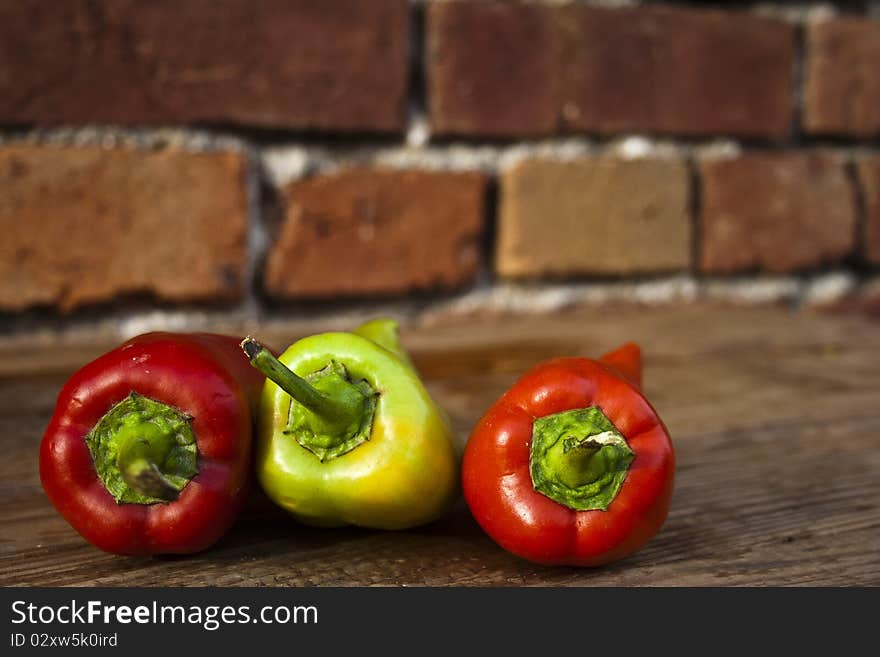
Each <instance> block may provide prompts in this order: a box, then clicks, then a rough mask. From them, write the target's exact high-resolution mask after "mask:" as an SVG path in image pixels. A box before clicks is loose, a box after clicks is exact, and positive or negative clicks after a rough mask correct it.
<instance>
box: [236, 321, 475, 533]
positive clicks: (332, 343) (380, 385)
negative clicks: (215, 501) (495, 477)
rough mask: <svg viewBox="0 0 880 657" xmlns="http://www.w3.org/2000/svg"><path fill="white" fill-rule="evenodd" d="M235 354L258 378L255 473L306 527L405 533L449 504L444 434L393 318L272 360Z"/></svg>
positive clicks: (451, 476) (254, 345) (450, 467)
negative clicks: (256, 371) (260, 374)
mask: <svg viewBox="0 0 880 657" xmlns="http://www.w3.org/2000/svg"><path fill="white" fill-rule="evenodd" d="M242 347H243V348H244V350H245V353H246V354H247V356H248V358H249V359H250V361H251V364H252V365H254V367H256V368H257V369H259V370H260V371H261V372H263V374H265V375H266V377H267V380H266V385H265V387H264V389H263V394H262V398H261V401H260V410H259V414H258V426H257V444H256V469H257V477H258V479H259V482H260V484H261V486H262V488H263V490H264V491H265V492H266V494H267V495H268V496H269V497H270V498H271V499H272V500H273V501H275V503H277V504H278V505H279V506H281V507H282V508H284V509H286V510H287V511H289V512H290V513H292V514H293V515H294V516H296V517H297V518H298V519H299V520H301V521H302V522H304V523H307V524H310V525H316V526H322V527H333V526H341V525H346V524H351V525H358V526H361V527H369V528H375V529H406V528H409V527H414V526H417V525H421V524H424V523H427V522H430V521H431V520H434V519H436V518H438V517H439V516H440V515H442V514H443V513H444V512H445V511H446V510H447V509H448V508H449V507H450V506H451V504H452V503H453V502H454V501H455V499H456V497H457V495H458V491H459V455H458V453H457V449H456V446H455V440H454V437H453V433H452V429H451V427H450V424H449V422H448V420H447V419H446V416H445V414H444V413H443V412H442V410H441V409H440V408H439V407H438V406H437V405H436V404H435V403H434V401H433V400H432V399H431V397H430V395H429V394H428V392H427V391H426V390H425V387H424V385H423V384H422V382H421V380H420V379H419V376H418V374H417V373H416V370H415V368H414V367H413V365H412V362H411V361H410V360H409V357H408V356H407V355H406V352H405V351H404V350H403V349H402V348H401V346H400V341H399V339H398V335H397V324H396V322H394V321H392V320H388V319H379V320H374V321H372V322H368V323H367V324H364V325H363V326H361V327H359V328H358V329H356V330H355V331H353V332H351V333H344V332H338V333H323V334H320V335H313V336H311V337H307V338H304V339H302V340H299V341H298V342H296V343H294V344H293V345H291V346H290V347H289V348H288V349H287V350H286V351H285V352H284V353H283V354H282V355H281V356H280V358H279V359H276V358H275V357H274V356H272V354H271V353H270V352H269V351H268V350H267V349H265V348H263V347H262V346H261V345H260V344H259V343H258V342H256V341H255V340H253V339H252V338H248V339H246V340H245V341H244V342H242Z"/></svg>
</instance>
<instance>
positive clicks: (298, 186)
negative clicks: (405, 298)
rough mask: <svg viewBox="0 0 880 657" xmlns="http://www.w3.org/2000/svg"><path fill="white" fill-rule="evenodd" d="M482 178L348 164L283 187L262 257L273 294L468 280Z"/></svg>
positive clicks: (363, 291) (394, 288) (372, 290)
mask: <svg viewBox="0 0 880 657" xmlns="http://www.w3.org/2000/svg"><path fill="white" fill-rule="evenodd" d="M485 185H486V181H485V178H484V177H483V176H482V175H481V174H478V173H447V172H429V171H403V170H392V169H350V170H346V171H342V172H338V173H335V174H328V175H319V176H315V177H313V178H310V179H307V180H304V181H301V182H296V183H293V184H291V185H289V186H288V187H287V188H286V189H285V190H284V194H283V195H284V197H285V200H286V214H285V219H284V223H283V225H282V227H281V231H280V234H279V237H278V240H277V242H276V243H275V244H274V245H273V247H272V249H271V251H270V253H269V258H268V262H267V265H266V273H265V282H266V289H267V290H268V292H269V293H270V294H271V295H274V296H279V297H321V296H336V295H339V296H349V295H376V294H397V293H402V292H407V291H409V290H416V289H431V288H451V287H458V286H461V285H464V284H466V283H469V282H471V281H472V280H473V279H474V276H475V274H476V271H477V266H478V264H479V246H480V238H481V235H482V232H483V225H484V220H483V215H484V211H485V207H484V206H485Z"/></svg>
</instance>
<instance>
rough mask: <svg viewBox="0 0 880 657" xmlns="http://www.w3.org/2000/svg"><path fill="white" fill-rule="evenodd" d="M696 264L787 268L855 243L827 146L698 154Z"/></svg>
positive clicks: (846, 199)
mask: <svg viewBox="0 0 880 657" xmlns="http://www.w3.org/2000/svg"><path fill="white" fill-rule="evenodd" d="M699 169H700V177H701V179H702V213H701V217H700V230H699V233H700V237H701V240H700V268H701V269H702V271H704V272H708V273H729V272H735V271H744V270H753V269H757V270H764V271H770V272H791V271H797V270H800V269H807V268H810V267H817V266H820V265H823V264H827V263H834V262H839V261H840V260H841V259H843V258H844V257H845V256H847V255H849V254H850V253H851V252H852V251H853V249H854V247H855V229H856V209H855V200H854V197H853V193H852V189H851V186H850V184H849V181H848V180H847V175H846V171H845V168H844V163H843V160H842V159H841V158H840V157H838V156H837V155H834V154H831V153H823V152H814V153H794V152H785V153H772V154H771V153H760V154H759V153H755V154H748V155H744V156H742V157H737V158H735V159H730V160H715V161H706V162H702V163H701V164H700V165H699Z"/></svg>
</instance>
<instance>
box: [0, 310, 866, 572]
mask: <svg viewBox="0 0 880 657" xmlns="http://www.w3.org/2000/svg"><path fill="white" fill-rule="evenodd" d="M597 312H598V311H592V312H572V313H560V314H557V315H554V316H545V317H530V318H522V317H518V318H509V317H495V318H473V319H468V320H457V321H449V322H445V323H437V324H434V325H431V326H422V327H415V328H412V329H410V330H408V331H406V332H405V334H404V339H405V341H406V343H407V345H408V346H410V347H411V348H412V349H413V351H414V355H415V358H416V362H417V364H418V366H419V367H420V369H421V370H422V371H423V373H424V374H425V376H426V379H427V381H428V385H429V387H430V389H431V391H432V393H433V394H435V396H436V397H437V399H438V401H439V402H440V403H441V404H442V405H443V406H444V407H445V408H447V409H448V410H449V412H450V413H451V415H452V417H453V420H454V423H455V426H456V428H457V429H458V432H459V438H460V440H461V441H462V444H463V442H464V440H465V439H466V437H467V432H468V431H469V430H470V428H471V427H472V426H473V424H474V423H475V421H476V420H477V419H478V417H479V416H480V414H482V412H483V411H484V410H485V409H486V408H487V407H488V405H489V404H491V402H492V401H493V400H494V399H495V398H496V397H497V396H498V395H499V394H501V392H503V390H504V389H505V388H506V387H507V386H508V385H510V383H511V382H512V381H513V379H514V378H515V377H516V376H517V375H518V374H519V373H521V372H522V371H524V370H525V369H526V368H528V367H529V366H530V365H531V364H533V363H535V362H537V361H538V360H540V359H542V358H545V357H549V356H553V355H562V354H584V355H594V356H595V355H599V353H601V352H602V351H605V350H608V349H610V348H612V347H614V346H616V342H618V341H620V340H621V339H636V340H638V341H640V342H641V343H642V345H643V347H644V350H645V354H646V372H645V376H646V394H647V395H648V397H649V398H650V399H651V400H652V402H653V403H654V405H655V406H656V407H657V409H658V411H659V412H660V414H661V416H662V417H663V418H664V420H665V422H666V424H667V425H668V426H669V428H670V431H671V433H672V435H673V440H674V442H675V447H676V456H677V471H676V492H675V496H674V499H673V505H672V510H671V513H670V517H669V519H668V520H667V522H666V525H665V526H664V528H663V530H662V531H661V532H660V534H659V535H658V536H657V537H656V538H655V539H654V540H653V541H652V542H651V543H650V544H649V545H648V546H647V547H646V548H645V549H643V550H642V551H641V552H639V553H638V554H636V555H633V556H631V557H630V558H628V559H626V560H624V561H621V562H619V563H617V564H613V565H611V566H608V567H604V568H600V569H588V570H584V569H572V568H545V567H539V566H535V565H533V564H529V563H527V562H524V561H522V560H519V559H517V558H516V557H513V556H511V555H509V554H507V553H505V552H504V551H502V550H501V549H499V548H498V547H497V546H495V545H494V543H492V541H491V540H490V539H488V538H487V537H486V536H485V535H484V534H483V533H482V531H481V530H480V529H479V527H478V526H477V525H476V523H475V522H474V521H473V520H472V518H471V517H470V515H469V513H468V511H467V508H466V506H465V505H464V504H463V502H460V503H459V505H458V506H457V507H456V509H455V510H454V511H453V512H451V513H450V514H449V515H448V516H447V517H445V518H443V519H442V520H440V521H438V522H436V523H434V524H432V525H430V526H428V527H424V528H420V529H416V530H411V531H406V532H373V531H367V530H360V529H354V528H351V529H342V530H315V529H310V528H305V527H302V526H300V525H298V524H297V523H295V522H294V521H292V520H291V519H290V518H288V517H287V516H286V515H284V514H283V513H282V512H281V511H279V510H278V509H276V508H275V507H274V506H273V505H272V504H271V503H270V502H269V501H268V500H267V499H266V498H265V497H263V496H262V495H261V494H259V493H255V494H254V496H253V497H252V499H251V501H250V503H249V505H248V507H247V509H246V511H245V513H244V514H243V515H242V517H241V518H240V520H239V522H238V523H237V524H236V526H235V527H234V528H233V530H232V531H231V532H230V533H229V535H228V536H227V537H225V538H224V539H223V540H222V541H221V543H220V544H219V545H218V546H216V547H215V548H213V549H211V550H209V551H207V552H205V553H203V554H200V555H195V556H192V557H161V558H128V557H116V556H112V555H106V554H103V553H101V552H100V551H98V550H95V549H94V548H92V547H90V546H89V545H87V544H86V543H84V542H83V541H82V539H80V538H79V537H78V536H77V535H76V534H75V532H73V530H71V529H70V528H69V527H68V526H67V524H66V523H65V522H64V521H63V520H62V519H61V518H60V517H59V516H58V515H57V514H56V513H55V511H54V509H52V507H51V506H50V505H49V503H48V501H47V500H46V499H45V497H44V496H43V493H42V489H41V487H40V484H39V478H38V475H37V467H36V455H37V446H38V443H39V439H40V436H41V433H42V431H43V429H44V428H45V425H46V422H47V421H48V418H49V416H50V415H51V412H52V407H53V405H54V403H55V396H56V395H57V392H58V389H59V388H60V386H61V384H62V383H63V381H64V379H65V378H66V376H67V375H69V373H70V372H71V371H72V370H73V369H75V367H76V366H77V365H78V364H81V363H82V361H83V359H84V358H85V357H86V354H94V355H96V354H97V353H100V351H102V350H104V349H106V348H107V346H108V344H107V343H106V342H95V343H91V344H89V343H86V342H83V343H82V344H80V345H79V346H77V347H75V348H72V346H71V345H70V344H65V345H61V346H59V347H53V346H52V345H45V346H43V347H42V348H41V349H40V350H39V353H40V356H39V358H37V359H36V360H34V361H32V362H31V365H28V364H27V363H26V362H24V361H22V360H21V359H18V360H15V359H12V360H10V361H6V363H5V364H4V365H0V372H4V373H5V374H4V375H0V449H2V450H3V453H4V454H5V455H6V457H5V458H4V459H3V460H0V482H2V483H0V490H2V493H3V495H2V496H0V517H2V519H3V522H2V529H0V584H3V585H7V586H8V585H12V586H20V585H28V586H30V585H95V584H100V585H113V586H118V585H139V586H151V585H206V584H217V585H259V586H262V585H267V586H275V585H403V584H406V585H443V586H445V585H463V586H470V585H529V586H532V585H534V586H545V585H576V586H579V585H773V584H777V585H817V584H819V585H857V584H861V585H877V584H880V476H878V474H877V473H878V472H880V404H878V403H877V402H878V400H880V331H878V330H877V328H878V327H877V324H876V323H872V322H871V321H869V320H867V319H864V318H859V317H855V316H847V315H844V316H838V317H831V316H819V315H810V314H795V313H791V312H788V311H786V310H783V309H769V308H761V309H758V308H744V309H731V308H713V307H705V306H693V307H685V308H674V309H673V308H664V309H635V308H619V309H605V310H603V311H602V314H601V316H597ZM266 328H267V331H266V333H267V334H271V336H272V338H273V339H274V340H275V341H276V342H277V343H278V344H283V343H284V342H286V341H288V340H289V339H292V338H288V337H286V336H288V335H290V336H294V335H297V334H298V331H299V330H300V329H301V327H297V326H290V327H284V326H281V325H273V326H268V327H266ZM14 351H15V352H16V353H20V352H19V350H14ZM5 353H6V354H7V355H8V353H9V351H7V352H5ZM2 354H4V347H2V346H0V358H2V357H3V356H2ZM88 357H91V356H88ZM2 362H3V361H0V363H2Z"/></svg>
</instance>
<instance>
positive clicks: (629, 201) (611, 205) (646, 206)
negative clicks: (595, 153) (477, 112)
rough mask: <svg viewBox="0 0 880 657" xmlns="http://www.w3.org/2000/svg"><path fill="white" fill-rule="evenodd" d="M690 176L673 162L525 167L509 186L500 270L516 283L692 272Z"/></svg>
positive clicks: (507, 176) (504, 186) (505, 182)
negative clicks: (537, 279)
mask: <svg viewBox="0 0 880 657" xmlns="http://www.w3.org/2000/svg"><path fill="white" fill-rule="evenodd" d="M687 206H688V174H687V169H686V166H685V165H684V163H682V162H680V161H673V160H660V159H645V160H632V161H627V160H620V159H614V158H610V157H584V158H581V159H579V160H576V161H556V160H549V159H528V160H524V161H522V162H520V163H518V164H517V165H515V166H514V167H512V168H511V169H510V170H508V171H506V172H505V173H504V174H503V176H502V179H501V210H500V217H499V224H498V243H497V252H496V270H497V272H498V273H499V274H500V275H501V276H503V277H508V278H523V277H535V276H542V275H557V276H561V275H571V274H632V273H642V272H644V273H653V272H667V271H677V270H683V269H686V268H687V267H688V266H689V263H690V259H689V253H690V219H689V215H688V207H687Z"/></svg>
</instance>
